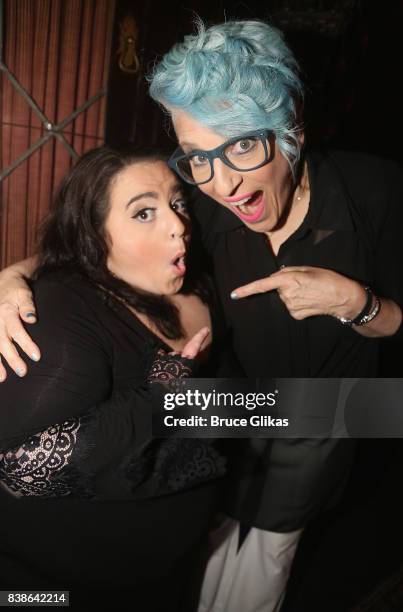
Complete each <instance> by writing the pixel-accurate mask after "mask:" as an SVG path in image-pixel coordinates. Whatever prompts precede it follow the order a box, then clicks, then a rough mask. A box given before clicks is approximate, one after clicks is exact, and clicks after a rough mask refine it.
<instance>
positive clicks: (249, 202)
mask: <svg viewBox="0 0 403 612" xmlns="http://www.w3.org/2000/svg"><path fill="white" fill-rule="evenodd" d="M231 206H233V207H234V212H235V213H236V214H237V215H238V217H240V218H241V219H242V220H243V221H249V222H254V221H258V220H259V219H260V217H261V216H262V214H263V211H264V198H263V191H261V190H259V191H255V193H253V194H252V195H250V196H248V197H247V198H244V199H243V200H239V201H238V202H231Z"/></svg>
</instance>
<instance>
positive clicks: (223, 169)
mask: <svg viewBox="0 0 403 612" xmlns="http://www.w3.org/2000/svg"><path fill="white" fill-rule="evenodd" d="M242 181H243V177H242V174H241V173H240V172H238V171H237V170H233V169H232V168H230V167H229V166H226V165H225V164H224V163H223V162H222V161H221V160H220V159H215V160H214V176H213V178H212V179H211V182H212V183H213V189H214V191H215V192H216V194H217V195H219V196H221V197H226V196H230V195H232V194H233V193H235V192H236V191H237V189H238V187H239V185H240V184H241V183H242Z"/></svg>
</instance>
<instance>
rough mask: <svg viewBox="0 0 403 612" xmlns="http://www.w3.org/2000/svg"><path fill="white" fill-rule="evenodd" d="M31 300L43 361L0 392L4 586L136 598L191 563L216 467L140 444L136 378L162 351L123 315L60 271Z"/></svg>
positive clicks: (146, 413) (198, 452)
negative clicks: (91, 588)
mask: <svg viewBox="0 0 403 612" xmlns="http://www.w3.org/2000/svg"><path fill="white" fill-rule="evenodd" d="M34 299H35V302H36V305H37V308H38V313H39V320H38V322H37V324H36V325H34V326H33V327H32V328H31V327H30V330H29V331H30V333H31V335H32V338H33V340H34V341H35V342H37V343H38V345H39V346H40V347H41V349H42V355H43V357H42V359H41V360H40V361H39V362H38V363H33V364H31V365H30V368H29V370H28V374H27V375H26V376H25V377H24V378H23V379H17V377H16V376H13V375H12V374H11V373H10V375H9V377H8V378H7V380H6V382H5V383H3V384H2V385H1V386H0V406H1V409H0V504H1V516H2V520H1V522H0V567H1V572H0V575H1V581H2V586H4V585H5V586H7V585H8V586H11V585H16V586H28V585H31V586H32V585H37V586H38V585H39V584H46V585H47V584H55V582H56V581H57V580H59V583H60V582H61V583H62V584H64V585H76V584H87V585H91V584H103V585H104V586H111V585H113V584H115V585H116V584H120V585H122V584H123V585H126V586H128V587H130V586H133V587H134V586H136V588H137V589H139V588H140V587H141V584H142V583H144V581H148V582H150V581H152V580H153V579H155V580H157V581H158V580H159V578H160V577H161V576H169V574H170V572H172V571H173V568H175V567H176V564H177V563H178V560H179V559H181V563H182V562H183V561H184V560H185V559H186V558H187V557H188V556H189V554H193V553H194V550H195V546H196V544H198V543H199V540H200V538H201V537H202V536H203V534H204V533H205V532H206V526H207V524H208V520H209V517H210V516H211V513H212V511H213V506H214V503H215V502H214V494H213V492H214V489H215V481H216V479H217V478H218V477H220V476H222V475H223V473H224V469H225V461H224V459H223V457H222V456H221V454H220V452H219V451H218V450H217V449H216V448H215V445H214V442H212V441H211V440H193V439H187V440H175V439H172V440H153V441H152V440H151V412H152V409H153V405H152V402H151V393H150V387H149V385H148V384H147V383H146V378H147V374H148V371H149V369H150V366H151V365H152V363H153V358H154V355H155V354H156V350H157V348H164V349H165V350H169V347H168V346H167V345H165V344H164V343H163V342H162V341H161V340H160V339H159V338H157V336H155V335H154V334H152V332H150V330H148V329H147V328H146V327H145V326H144V325H143V324H142V323H141V322H140V321H139V320H138V319H137V318H136V317H135V316H133V315H132V314H131V313H130V311H129V310H128V309H127V308H126V307H125V306H124V305H123V304H121V303H119V302H118V301H116V300H114V299H113V298H110V297H108V296H107V295H106V294H105V293H104V292H102V291H100V290H99V289H97V288H95V287H93V286H92V285H90V284H89V283H87V282H86V281H84V280H82V279H80V277H79V276H78V275H69V274H67V273H66V274H53V275H47V276H44V277H42V278H41V279H40V280H39V281H37V282H36V283H35V284H34ZM38 432H39V433H38ZM10 449H11V450H10ZM2 451H3V456H2V454H1V453H2ZM2 485H3V486H2ZM193 504H196V506H197V508H193ZM168 517H169V519H168ZM168 520H169V526H167V525H166V521H168ZM55 533H57V538H55ZM94 543H95V544H94ZM72 555H73V556H74V559H75V560H74V562H72V559H71V556H72ZM111 558H113V560H114V561H113V568H111V567H110V566H111V563H110V559H111ZM185 565H186V563H185ZM189 566H190V567H189V568H188V569H186V571H185V573H184V576H183V579H184V580H185V579H186V576H188V571H190V569H191V564H190V563H189ZM186 572H187V573H186ZM61 579H63V580H61ZM21 581H22V582H21ZM22 583H23V584H22ZM179 583H181V584H182V582H181V579H179V582H178V580H177V581H176V584H177V585H179ZM175 588H176V587H175ZM178 588H179V587H178ZM151 590H152V589H151ZM156 596H157V595H156ZM168 597H169V594H168ZM150 601H151V602H152V601H153V600H152V599H151V600H150ZM165 603H166V602H165ZM168 603H169V599H168ZM172 607H173V609H175V607H174V604H172ZM150 609H153V608H152V606H151V607H150Z"/></svg>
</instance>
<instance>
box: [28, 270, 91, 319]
mask: <svg viewBox="0 0 403 612" xmlns="http://www.w3.org/2000/svg"><path fill="white" fill-rule="evenodd" d="M31 287H32V291H33V294H34V298H35V301H36V303H37V306H38V308H39V307H40V305H42V306H47V307H49V308H52V307H55V308H57V309H58V312H59V313H67V312H70V311H71V307H72V306H74V308H75V309H76V310H79V311H80V312H81V311H82V312H87V311H91V310H92V309H93V308H94V306H97V305H98V304H100V303H102V301H101V298H100V297H99V295H98V294H97V292H96V289H95V287H93V286H92V285H91V284H90V283H89V282H87V281H85V279H83V278H81V277H80V275H78V274H77V273H74V272H68V271H60V272H50V273H46V274H44V275H43V276H41V277H40V278H39V279H37V280H34V281H32V282H31Z"/></svg>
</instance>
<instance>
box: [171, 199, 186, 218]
mask: <svg viewBox="0 0 403 612" xmlns="http://www.w3.org/2000/svg"><path fill="white" fill-rule="evenodd" d="M171 208H172V210H174V211H175V212H177V213H179V214H181V215H187V214H188V207H187V202H186V200H175V202H172V203H171Z"/></svg>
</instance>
